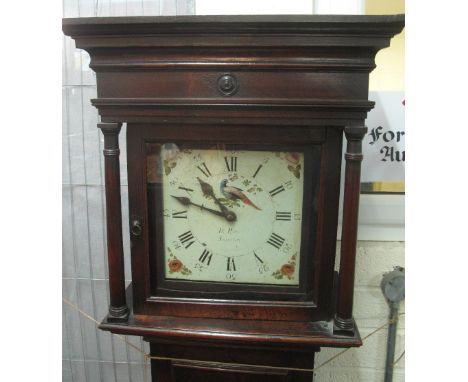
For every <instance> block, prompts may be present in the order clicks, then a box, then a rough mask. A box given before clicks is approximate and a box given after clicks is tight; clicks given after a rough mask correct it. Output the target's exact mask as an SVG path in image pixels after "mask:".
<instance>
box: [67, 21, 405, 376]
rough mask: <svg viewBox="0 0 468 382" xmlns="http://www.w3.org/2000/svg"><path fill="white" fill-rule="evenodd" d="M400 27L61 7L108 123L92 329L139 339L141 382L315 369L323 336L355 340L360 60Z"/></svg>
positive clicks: (364, 79) (368, 66)
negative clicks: (98, 304) (102, 277)
mask: <svg viewBox="0 0 468 382" xmlns="http://www.w3.org/2000/svg"><path fill="white" fill-rule="evenodd" d="M403 27H404V16H403V15H388V16H356V15H342V16H336V15H316V16H309V15H307V16H306V15H305V16H301V15H291V16H180V17H179V16H178V17H114V18H81V19H64V20H63V30H64V32H65V34H66V35H69V36H71V37H72V38H73V39H74V40H75V42H76V46H77V48H81V49H84V50H86V51H87V52H88V53H89V55H90V57H91V61H90V67H91V69H93V70H94V71H95V72H96V79H97V98H96V99H94V100H92V104H93V105H94V106H95V107H96V108H97V109H98V111H99V115H100V118H101V122H100V123H99V124H98V127H99V128H100V130H101V131H102V133H103V136H104V150H103V153H104V158H105V185H106V225H107V255H108V259H109V261H108V266H109V297H110V304H109V314H108V315H107V316H106V318H105V319H104V320H103V322H102V323H101V325H100V328H101V329H103V330H107V331H110V332H112V333H116V334H123V335H136V336H142V337H143V339H144V340H145V341H147V342H149V343H150V351H151V356H152V357H153V358H152V360H151V368H152V378H153V381H158V382H161V381H164V382H166V381H167V382H169V381H170V382H174V381H186V380H189V379H190V380H194V381H204V382H205V381H210V380H223V379H225V380H233V381H243V382H245V381H256V382H258V381H260V380H268V381H270V380H271V381H273V380H275V381H276V380H278V381H283V382H286V381H294V382H299V381H300V382H302V381H310V380H312V378H313V367H314V362H313V360H314V354H315V353H316V352H317V351H319V350H320V348H321V347H356V346H360V345H361V344H362V341H361V338H360V335H359V331H358V329H357V327H356V324H355V322H354V319H353V293H354V270H355V263H356V241H357V222H358V209H359V192H360V189H359V187H360V167H361V164H360V162H361V160H362V159H363V158H362V139H363V137H364V136H365V134H366V127H365V119H366V115H367V113H368V112H369V111H370V110H371V109H372V108H373V106H374V103H373V102H370V101H369V100H368V91H369V89H368V85H369V73H370V72H371V71H372V70H373V69H374V68H375V55H376V53H377V52H378V51H379V50H381V49H383V48H386V47H388V46H389V45H390V40H391V38H392V36H394V35H395V34H397V33H399V32H401V30H402V28H403ZM123 123H126V126H127V137H126V140H127V155H126V157H127V158H126V159H127V173H128V203H129V212H130V216H129V225H130V237H131V254H130V256H131V272H132V282H131V285H130V286H128V287H126V283H125V270H124V248H123V239H122V209H121V204H122V203H126V200H122V198H121V194H120V189H121V186H120V169H121V166H120V160H119V154H120V149H119V134H120V131H121V127H122V124H123ZM343 136H345V142H346V147H345V149H344V150H342V143H343ZM343 151H344V155H343ZM342 161H343V162H345V166H344V171H345V174H344V179H345V182H344V192H343V194H344V198H343V219H342V226H343V229H342V233H341V246H340V254H339V256H340V261H339V271H338V272H335V255H336V239H337V225H338V202H339V194H340V171H341V164H342Z"/></svg>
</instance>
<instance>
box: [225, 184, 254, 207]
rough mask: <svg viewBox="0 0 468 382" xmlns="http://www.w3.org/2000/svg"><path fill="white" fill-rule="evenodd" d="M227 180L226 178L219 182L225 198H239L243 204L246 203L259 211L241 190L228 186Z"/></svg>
mask: <svg viewBox="0 0 468 382" xmlns="http://www.w3.org/2000/svg"><path fill="white" fill-rule="evenodd" d="M227 182H228V181H227V179H224V180H223V181H222V182H221V186H220V191H221V193H222V194H223V195H224V196H225V197H226V198H228V199H231V200H236V199H240V200H241V201H242V202H243V203H244V204H247V205H248V206H252V207H253V208H255V209H256V210H259V211H261V209H260V208H258V207H257V206H256V205H255V204H253V203H252V201H251V200H250V199H249V198H248V197H247V196H246V195H245V194H244V193H243V192H242V190H241V189H240V188H237V187H233V186H228V185H227Z"/></svg>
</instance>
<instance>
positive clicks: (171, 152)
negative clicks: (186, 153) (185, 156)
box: [161, 143, 180, 162]
mask: <svg viewBox="0 0 468 382" xmlns="http://www.w3.org/2000/svg"><path fill="white" fill-rule="evenodd" d="M179 151H180V150H179V147H177V145H175V144H174V143H166V144H164V145H163V148H162V150H161V156H162V158H163V160H165V161H167V162H172V161H174V160H176V159H177V155H178V154H179Z"/></svg>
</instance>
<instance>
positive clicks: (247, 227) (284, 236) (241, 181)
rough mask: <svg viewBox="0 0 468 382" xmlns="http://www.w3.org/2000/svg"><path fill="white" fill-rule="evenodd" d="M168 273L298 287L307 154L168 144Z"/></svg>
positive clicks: (164, 153)
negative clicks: (304, 171)
mask: <svg viewBox="0 0 468 382" xmlns="http://www.w3.org/2000/svg"><path fill="white" fill-rule="evenodd" d="M160 158H161V165H160V167H161V170H162V171H161V178H162V182H161V183H162V198H163V215H164V230H163V231H164V234H163V240H164V247H165V253H164V256H165V262H164V264H165V277H166V279H181V280H194V281H213V282H229V283H253V284H277V285H299V270H300V263H299V258H300V256H299V254H300V250H301V227H302V203H303V188H304V180H303V178H304V175H303V170H304V155H303V153H300V152H285V151H255V150H252V151H249V150H234V151H232V150H217V149H179V148H178V147H177V146H176V145H174V144H166V145H163V146H162V149H161V153H160Z"/></svg>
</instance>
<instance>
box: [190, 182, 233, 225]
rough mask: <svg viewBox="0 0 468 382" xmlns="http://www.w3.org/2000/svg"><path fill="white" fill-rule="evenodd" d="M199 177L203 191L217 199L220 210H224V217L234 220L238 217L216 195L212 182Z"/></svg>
mask: <svg viewBox="0 0 468 382" xmlns="http://www.w3.org/2000/svg"><path fill="white" fill-rule="evenodd" d="M197 179H198V182H199V183H200V186H201V189H202V192H203V194H204V195H206V196H209V197H211V198H213V200H214V201H215V203H216V204H217V205H218V207H219V208H220V210H221V211H222V213H223V215H224V217H225V218H226V220H228V221H234V220H236V219H237V216H236V214H235V213H234V212H232V211H231V210H229V209H228V208H227V207H226V206H225V205H224V204H222V203H221V202H220V201H219V200H218V198H217V197H216V196H215V194H214V191H213V187H212V186H211V184H208V183H206V182H204V181H203V180H201V179H200V178H199V177H197Z"/></svg>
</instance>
